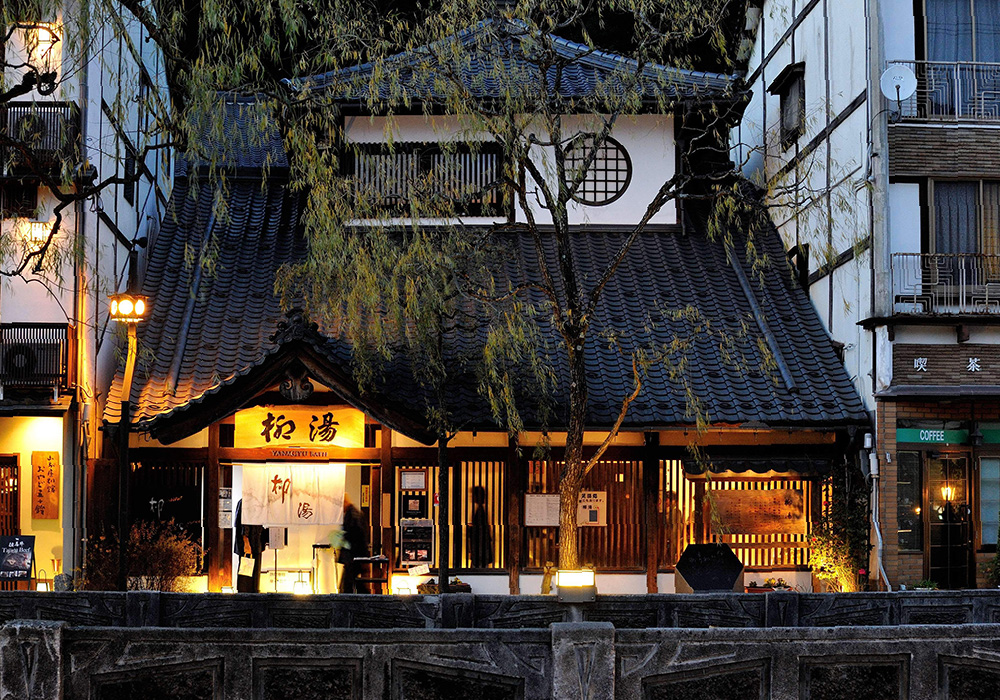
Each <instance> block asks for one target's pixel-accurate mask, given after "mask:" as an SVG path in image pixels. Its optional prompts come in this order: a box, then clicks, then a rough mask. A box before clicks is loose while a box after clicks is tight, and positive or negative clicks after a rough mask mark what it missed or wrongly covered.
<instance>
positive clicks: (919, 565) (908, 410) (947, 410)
mask: <svg viewBox="0 0 1000 700" xmlns="http://www.w3.org/2000/svg"><path fill="white" fill-rule="evenodd" d="M973 409H974V411H975V413H973ZM973 415H975V416H976V417H977V419H980V420H990V419H992V420H996V419H997V417H998V416H1000V401H976V402H975V403H974V404H973V402H971V401H967V400H957V401H953V402H944V401H886V400H882V401H879V402H878V403H877V405H876V417H877V419H876V425H877V426H878V430H877V435H876V439H877V443H876V444H877V445H878V457H879V470H880V483H879V505H880V512H879V525H880V526H881V529H882V538H883V542H884V549H883V563H884V566H885V571H886V575H887V576H888V577H889V581H890V582H891V583H892V585H893V588H896V587H898V586H899V585H900V584H901V583H902V584H907V585H909V584H912V583H914V582H916V581H919V580H920V579H923V578H925V576H926V575H925V570H924V556H923V554H922V553H911V552H905V551H904V552H901V551H900V549H899V545H898V544H897V538H896V532H897V525H896V516H897V509H896V485H897V464H898V461H897V459H896V449H897V445H896V423H897V421H899V420H901V419H913V420H962V421H970V420H971V419H972V416H973ZM928 447H931V446H928ZM887 453H888V454H889V456H890V459H889V460H887V459H886V454H887ZM970 486H972V488H973V489H974V488H975V485H974V484H970ZM924 537H925V538H926V537H927V533H926V532H925V533H924ZM992 556H993V555H992V554H980V553H977V555H976V563H977V571H976V582H977V585H978V586H983V585H984V582H983V577H982V573H981V572H979V570H978V568H979V567H978V565H979V564H982V563H983V562H985V561H986V560H987V559H989V558H991V557H992Z"/></svg>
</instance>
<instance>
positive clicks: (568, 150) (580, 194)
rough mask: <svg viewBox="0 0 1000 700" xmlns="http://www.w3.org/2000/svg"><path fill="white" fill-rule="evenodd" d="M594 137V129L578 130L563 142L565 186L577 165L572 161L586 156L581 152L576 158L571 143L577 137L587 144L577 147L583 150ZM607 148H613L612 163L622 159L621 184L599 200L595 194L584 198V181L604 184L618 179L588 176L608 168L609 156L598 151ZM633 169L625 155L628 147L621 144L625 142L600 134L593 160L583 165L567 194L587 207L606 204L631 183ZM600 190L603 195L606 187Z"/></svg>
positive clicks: (612, 200)
mask: <svg viewBox="0 0 1000 700" xmlns="http://www.w3.org/2000/svg"><path fill="white" fill-rule="evenodd" d="M596 138H597V134H595V133H584V134H578V135H577V136H576V137H575V138H573V139H572V140H570V142H569V143H567V144H566V146H565V147H564V148H563V162H564V163H565V165H566V176H567V177H566V179H567V182H566V183H565V184H566V186H567V187H570V186H571V185H572V183H573V176H575V174H576V168H577V167H578V166H577V165H575V163H577V162H581V163H582V161H583V160H586V155H584V157H583V159H579V158H577V157H576V156H575V155H574V151H576V150H578V149H577V148H575V147H574V146H575V144H577V143H579V142H580V141H581V140H582V141H584V142H585V143H586V144H588V145H586V146H580V147H579V150H583V151H584V152H585V153H586V152H587V151H588V150H589V149H590V148H593V147H594V146H593V144H594V141H595V140H596ZM609 149H614V150H615V151H616V153H617V155H616V157H615V158H614V161H615V162H616V163H622V162H623V163H624V170H625V178H624V180H623V181H621V186H620V187H619V188H618V189H617V191H616V192H615V193H614V194H612V195H611V196H605V198H604V199H601V200H597V199H596V198H587V197H586V196H585V193H586V184H587V183H588V181H589V182H592V183H595V184H604V185H607V184H608V183H609V182H618V180H617V179H614V180H609V179H608V178H607V177H603V178H602V179H596V178H595V179H590V178H591V176H592V175H600V176H605V175H606V174H607V173H608V172H611V171H610V169H609V168H608V162H609V161H610V160H611V159H609V158H607V157H606V156H604V155H602V151H606V150H609ZM614 172H616V173H618V172H620V169H616V170H615V171H614ZM633 172H634V168H633V166H632V156H631V155H629V152H628V149H626V148H625V146H624V145H623V144H622V142H621V141H619V140H617V139H615V138H612V137H611V136H607V137H605V138H604V142H603V143H602V144H601V145H600V147H599V148H598V153H597V155H596V156H595V157H594V162H593V163H591V165H590V168H588V169H587V171H586V173H585V174H584V176H583V178H582V179H581V180H580V183H579V184H578V185H577V188H576V191H575V192H573V193H572V194H571V195H570V198H571V199H572V200H573V201H574V202H577V203H578V204H582V205H584V206H587V207H604V206H607V205H609V204H612V203H613V202H616V201H618V200H619V199H621V198H622V196H623V195H624V194H625V192H626V191H627V190H628V188H629V185H631V184H632V174H633ZM604 194H605V195H607V194H608V190H607V188H605V191H604Z"/></svg>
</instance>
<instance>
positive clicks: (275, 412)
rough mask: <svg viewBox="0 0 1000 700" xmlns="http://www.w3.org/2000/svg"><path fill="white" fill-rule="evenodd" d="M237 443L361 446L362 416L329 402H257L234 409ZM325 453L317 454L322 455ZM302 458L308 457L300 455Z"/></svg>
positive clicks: (290, 455) (280, 446)
mask: <svg viewBox="0 0 1000 700" xmlns="http://www.w3.org/2000/svg"><path fill="white" fill-rule="evenodd" d="M235 440H236V446H237V447H269V448H272V449H276V450H279V452H278V453H277V454H275V455H274V458H275V459H290V460H291V459H296V460H297V459H299V458H300V457H299V455H298V454H297V453H293V452H290V453H288V454H282V453H281V452H280V450H283V449H286V448H289V447H324V446H326V447H329V446H336V447H364V444H365V416H364V414H363V413H362V412H361V411H359V410H357V409H356V408H350V407H347V408H344V407H336V408H331V407H328V406H256V407H254V408H248V409H246V410H243V411H237V412H236V437H235ZM325 456H326V455H325V454H324V455H322V456H317V457H316V458H325ZM302 458H303V459H311V458H312V457H310V456H309V455H307V454H306V455H302Z"/></svg>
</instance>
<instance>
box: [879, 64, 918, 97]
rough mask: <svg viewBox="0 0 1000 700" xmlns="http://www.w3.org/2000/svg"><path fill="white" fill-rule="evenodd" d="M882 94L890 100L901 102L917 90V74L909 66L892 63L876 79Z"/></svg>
mask: <svg viewBox="0 0 1000 700" xmlns="http://www.w3.org/2000/svg"><path fill="white" fill-rule="evenodd" d="M878 84H879V87H880V88H882V94H883V95H885V96H886V97H887V98H889V99H890V100H896V101H897V102H902V101H903V100H906V99H909V98H910V96H911V95H913V93H914V92H916V91H917V76H915V75H914V74H913V71H912V70H910V67H909V66H904V65H902V64H899V63H894V64H893V65H891V66H889V67H888V68H886V69H885V72H884V73H883V74H882V77H881V78H880V79H879V81H878Z"/></svg>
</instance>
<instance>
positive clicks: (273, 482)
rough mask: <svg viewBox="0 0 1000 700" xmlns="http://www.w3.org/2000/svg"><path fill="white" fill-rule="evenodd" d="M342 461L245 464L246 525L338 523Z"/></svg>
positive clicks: (341, 506)
mask: <svg viewBox="0 0 1000 700" xmlns="http://www.w3.org/2000/svg"><path fill="white" fill-rule="evenodd" d="M346 475H347V466H346V465H344V464H281V463H266V464H246V465H244V466H243V523H244V524H246V525H275V526H288V525H339V524H340V522H341V520H343V511H344V481H345V478H346Z"/></svg>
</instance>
